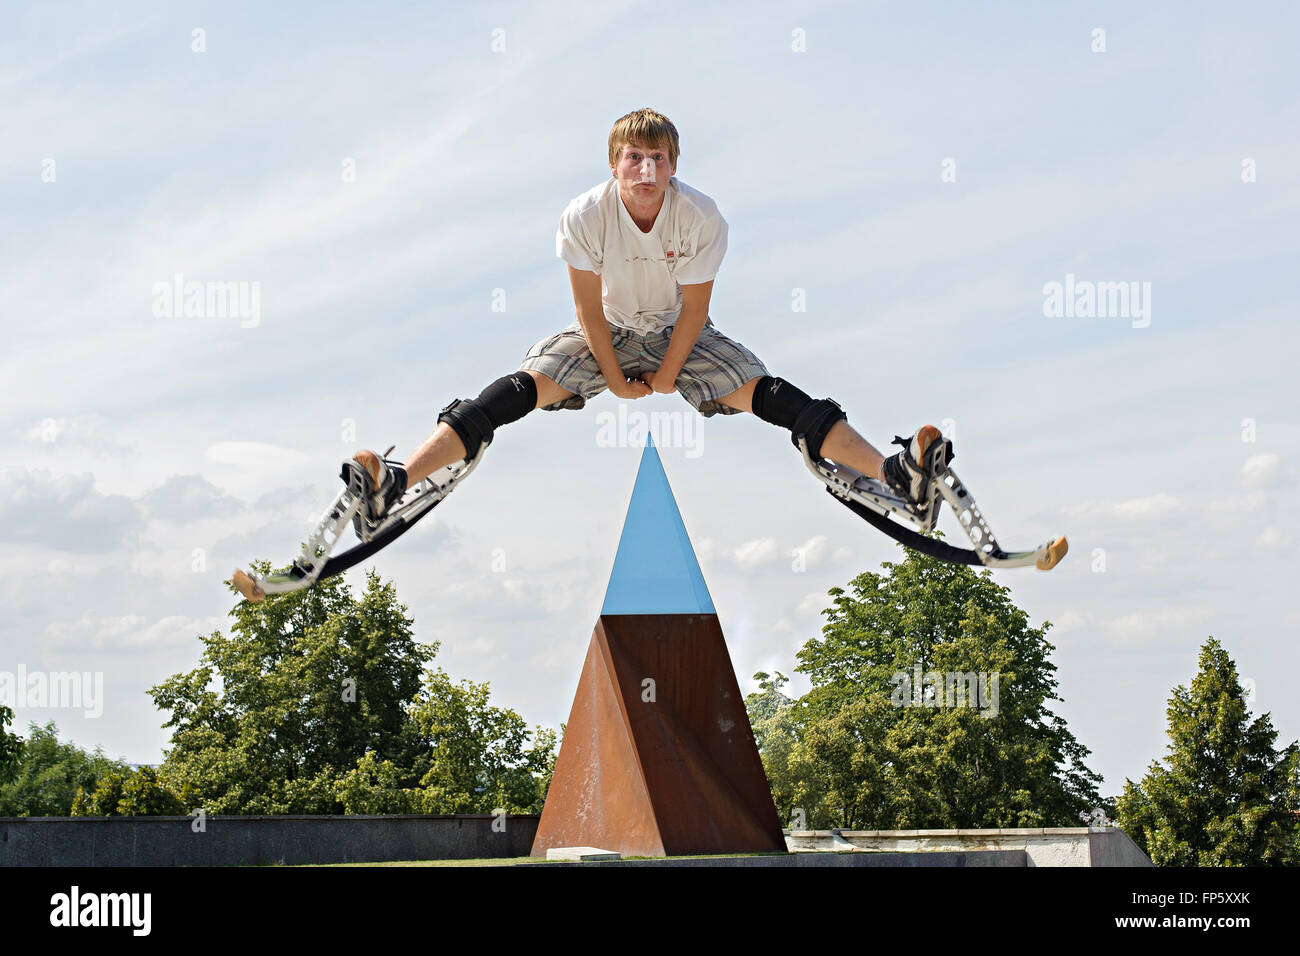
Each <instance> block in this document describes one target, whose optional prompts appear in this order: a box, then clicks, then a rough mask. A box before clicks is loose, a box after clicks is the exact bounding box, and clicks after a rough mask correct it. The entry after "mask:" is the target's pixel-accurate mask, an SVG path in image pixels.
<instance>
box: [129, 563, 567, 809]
mask: <svg viewBox="0 0 1300 956" xmlns="http://www.w3.org/2000/svg"><path fill="white" fill-rule="evenodd" d="M265 569H266V565H265V564H263V565H261V566H260V567H259V570H265ZM405 611H406V608H405V607H404V606H402V605H400V604H398V602H397V598H396V594H395V591H394V588H393V586H392V584H391V583H389V584H381V583H380V580H379V578H378V575H376V574H375V573H374V572H371V573H370V574H368V575H367V586H366V590H365V592H364V594H363V595H362V596H361V598H360V599H359V600H357V599H354V598H353V597H352V595H351V592H350V591H349V589H348V588H347V587H346V585H344V583H343V580H342V578H341V577H336V578H331V579H328V580H326V581H322V582H320V583H318V584H317V585H315V586H314V587H311V588H308V589H305V590H303V591H298V592H294V593H291V594H285V595H279V596H271V597H268V598H267V599H266V600H264V601H262V602H259V603H257V604H250V603H248V602H240V604H239V605H238V606H237V607H236V608H235V611H234V612H233V613H234V615H235V617H236V623H235V626H234V629H233V630H234V633H233V634H232V635H231V636H230V637H225V636H223V635H222V634H221V633H220V632H217V633H214V634H212V635H210V636H208V637H204V638H202V641H203V643H204V653H203V657H202V660H201V662H200V665H199V667H197V668H196V669H195V670H193V671H191V672H189V673H187V674H178V675H175V676H174V677H172V678H170V679H169V680H167V681H164V682H163V683H162V684H160V685H159V686H157V687H155V688H153V690H152V691H151V694H152V695H153V698H154V702H155V703H156V704H157V706H158V707H160V708H161V709H163V710H165V711H170V712H171V717H170V719H169V720H168V721H167V722H166V724H164V726H169V727H172V728H174V729H173V732H172V739H171V748H170V749H169V750H168V752H167V754H166V758H165V760H164V763H163V766H162V774H161V776H162V779H163V780H164V781H165V782H166V783H167V784H168V785H169V786H170V787H171V789H172V790H174V791H175V792H176V793H178V794H179V795H180V796H181V798H182V799H183V801H184V802H185V804H186V806H188V807H191V808H193V807H198V806H202V807H204V808H205V809H206V810H207V811H208V812H209V813H316V814H329V813H470V812H490V811H491V810H494V809H496V808H503V809H506V810H507V811H509V812H519V811H532V812H535V811H536V810H537V809H540V806H541V800H542V799H543V798H544V796H545V793H546V788H547V786H548V785H549V782H550V769H551V768H553V766H554V753H553V751H554V743H555V735H554V732H553V731H547V730H543V729H542V728H538V729H537V731H536V734H535V740H534V741H533V743H532V745H531V746H529V745H528V737H529V732H528V730H527V728H526V726H525V725H524V722H523V720H522V718H520V717H519V715H518V714H516V713H514V712H513V711H511V710H502V709H499V708H495V707H492V706H491V705H490V704H489V702H488V688H487V685H474V684H471V683H468V682H465V683H462V684H461V685H456V684H454V683H452V681H451V680H450V678H448V677H447V675H446V674H444V673H443V672H442V671H441V670H439V671H438V672H437V673H429V672H428V671H427V669H426V668H427V664H428V662H429V661H430V660H431V659H432V658H433V657H434V656H435V655H436V653H437V649H438V645H437V643H436V642H435V643H432V644H421V643H419V642H417V641H416V640H415V638H414V636H413V631H412V624H413V622H412V621H411V620H410V619H409V618H408V617H406V615H405Z"/></svg>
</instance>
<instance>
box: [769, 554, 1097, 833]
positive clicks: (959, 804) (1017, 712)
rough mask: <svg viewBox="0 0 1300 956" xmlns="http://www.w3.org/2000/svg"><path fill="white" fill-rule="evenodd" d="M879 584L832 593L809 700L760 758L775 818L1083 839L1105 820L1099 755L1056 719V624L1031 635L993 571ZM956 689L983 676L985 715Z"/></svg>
mask: <svg viewBox="0 0 1300 956" xmlns="http://www.w3.org/2000/svg"><path fill="white" fill-rule="evenodd" d="M884 568H885V569H886V571H887V573H886V574H875V573H871V572H865V573H863V574H860V575H858V576H857V577H856V578H854V579H853V581H852V582H850V587H851V588H852V592H853V593H852V594H848V593H846V592H845V591H844V589H842V588H838V587H837V588H832V589H831V590H830V592H829V593H830V596H831V598H832V599H833V606H832V607H830V608H828V609H827V610H825V611H824V612H823V613H824V614H825V615H826V616H827V619H828V620H827V623H826V624H825V626H824V627H823V628H822V635H821V637H820V638H815V639H813V640H810V641H809V642H808V643H807V644H805V645H804V647H803V648H802V649H801V650H800V651H799V654H798V659H799V665H798V667H797V668H796V670H798V671H800V672H802V673H805V674H807V675H808V677H809V678H810V680H811V681H812V685H813V686H812V689H811V690H810V691H809V693H808V694H806V695H805V696H804V697H803V698H801V699H800V700H798V701H795V702H793V703H792V704H791V706H790V707H789V708H788V710H786V711H783V712H782V713H783V714H784V717H783V727H784V728H786V732H787V733H788V734H789V736H790V737H791V738H792V739H791V740H789V741H786V742H783V743H782V747H781V749H780V751H779V752H777V749H776V748H775V747H770V746H769V747H768V751H769V752H768V753H766V754H764V764H765V766H766V768H767V771H768V776H769V780H770V781H771V782H772V786H773V793H774V797H775V798H776V799H777V800H778V802H782V801H793V803H792V805H793V806H794V807H796V808H798V809H801V810H803V811H804V813H805V815H806V816H807V818H808V820H809V825H810V826H815V827H842V828H866V829H912V828H952V827H1030V826H1077V825H1078V824H1079V814H1080V813H1081V812H1082V811H1085V810H1091V809H1092V808H1094V807H1098V806H1101V807H1103V808H1105V807H1106V806H1107V804H1106V802H1105V801H1103V800H1102V798H1101V797H1100V795H1099V794H1098V793H1097V784H1098V783H1099V782H1100V777H1099V776H1097V775H1096V774H1094V773H1093V772H1092V771H1090V770H1089V769H1088V768H1087V766H1086V765H1085V763H1084V761H1085V758H1086V757H1087V755H1088V753H1089V751H1088V750H1087V748H1085V747H1083V746H1082V745H1081V744H1079V743H1078V742H1077V741H1076V740H1075V739H1074V737H1073V736H1072V735H1071V734H1070V732H1069V729H1068V727H1067V726H1066V724H1065V721H1064V720H1063V719H1061V718H1060V717H1059V716H1057V715H1056V714H1054V713H1053V712H1052V710H1051V709H1050V703H1051V702H1052V701H1059V700H1060V698H1059V697H1058V696H1057V694H1056V687H1057V682H1056V680H1055V678H1054V676H1053V675H1054V673H1055V669H1056V668H1055V665H1053V664H1052V663H1051V660H1050V654H1051V651H1052V650H1053V647H1052V645H1051V644H1050V643H1049V642H1048V641H1047V639H1046V636H1045V635H1046V632H1047V629H1048V628H1049V627H1050V626H1051V625H1050V623H1046V622H1045V623H1044V624H1043V625H1042V626H1041V627H1038V628H1033V627H1030V626H1029V623H1028V616H1027V615H1026V614H1025V613H1024V612H1023V611H1022V610H1020V609H1019V608H1018V607H1016V606H1015V605H1014V604H1013V603H1012V602H1011V600H1010V598H1009V597H1008V595H1009V590H1008V589H1007V588H1005V587H1001V586H999V585H998V584H996V583H995V582H994V581H993V580H992V575H991V574H990V573H989V572H988V571H983V572H981V573H977V572H976V571H975V570H974V569H972V568H969V567H964V566H957V565H951V564H946V563H944V562H941V561H938V560H936V559H933V558H928V557H926V556H924V555H921V554H918V553H917V552H914V551H908V552H907V557H906V560H904V561H903V562H901V563H893V562H885V564H884ZM918 673H919V675H921V677H922V680H920V681H917V680H916V679H915V678H916V676H917V675H918ZM930 674H937V675H940V676H939V678H938V679H937V680H927V679H926V675H930ZM948 674H959V675H968V676H969V677H974V676H975V675H978V674H983V675H987V676H986V680H985V683H984V685H983V693H984V698H983V699H980V700H978V701H977V703H978V706H976V707H968V706H950V705H946V704H948V703H949V702H948V701H946V700H945V699H944V698H945V697H947V696H948V695H949V693H950V691H949V689H948V688H949V685H948V683H947V679H946V677H945V676H944V675H948ZM900 675H901V676H900ZM994 676H996V682H995V681H994ZM976 686H977V687H978V686H979V685H978V682H976Z"/></svg>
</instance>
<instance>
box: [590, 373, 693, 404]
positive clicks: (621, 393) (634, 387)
mask: <svg viewBox="0 0 1300 956" xmlns="http://www.w3.org/2000/svg"><path fill="white" fill-rule="evenodd" d="M606 381H607V384H608V385H609V390H610V391H611V392H613V393H614V395H616V396H617V397H618V398H645V397H646V396H647V395H650V394H653V393H654V392H658V393H659V394H660V395H671V394H672V393H673V392H675V391H677V376H676V375H666V374H664V370H663V369H662V368H659V369H656V370H655V371H653V372H642V373H641V377H640V378H624V377H623V376H622V375H620V376H619V377H618V378H617V379H615V380H614V381H609V380H608V378H607V379H606Z"/></svg>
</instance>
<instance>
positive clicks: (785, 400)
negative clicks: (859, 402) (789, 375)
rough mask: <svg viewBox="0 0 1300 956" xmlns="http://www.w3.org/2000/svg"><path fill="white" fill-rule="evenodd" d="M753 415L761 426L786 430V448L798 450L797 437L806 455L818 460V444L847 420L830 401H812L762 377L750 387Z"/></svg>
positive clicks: (782, 381) (780, 382)
mask: <svg viewBox="0 0 1300 956" xmlns="http://www.w3.org/2000/svg"><path fill="white" fill-rule="evenodd" d="M752 405H753V408H754V414H755V415H756V416H758V417H759V418H761V419H762V420H763V421H765V422H771V423H772V424H773V425H778V426H780V427H781V428H788V429H790V444H792V445H794V447H795V448H798V447H799V436H800V435H803V436H804V437H805V438H807V439H808V453H809V454H810V455H812V456H813V458H820V457H821V450H822V442H823V441H824V440H825V439H826V436H827V434H829V433H830V430H831V428H833V427H834V425H835V423H836V422H838V421H847V420H848V417H849V416H847V415H845V414H844V410H843V409H841V408H840V406H839V403H838V402H836V401H835V400H834V399H831V398H818V399H813V398H810V397H809V396H808V393H807V392H804V391H803V390H801V389H800V388H798V387H797V386H794V385H791V384H790V383H789V382H787V381H786V380H785V379H783V378H773V377H772V376H771V375H764V376H763V377H762V378H761V379H759V380H758V384H757V385H755V386H754V397H753V400H752Z"/></svg>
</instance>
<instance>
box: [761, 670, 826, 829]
mask: <svg viewBox="0 0 1300 956" xmlns="http://www.w3.org/2000/svg"><path fill="white" fill-rule="evenodd" d="M754 680H756V681H758V686H759V692H758V693H754V694H750V695H748V696H747V697H746V698H745V711H746V713H748V715H749V726H750V728H751V729H752V730H753V732H754V744H755V745H756V746H757V747H758V753H759V756H760V757H761V758H762V760H763V765H764V767H765V768H766V769H767V776H768V785H769V786H770V787H771V789H772V802H773V803H774V804H775V805H776V812H777V816H778V817H779V818H780V819H781V822H782V825H783V826H787V827H789V828H790V829H792V830H800V829H807V828H808V827H809V826H811V825H812V823H811V821H809V820H808V818H807V813H806V812H804V813H803V815H802V816H801V815H800V813H799V811H800V810H802V808H804V807H808V806H812V805H815V804H818V803H820V802H821V800H822V799H823V794H822V792H821V790H822V787H821V786H820V784H821V781H820V780H819V779H818V778H817V777H816V775H814V774H803V773H799V772H797V768H798V766H799V756H800V753H801V752H800V750H799V741H800V738H801V736H802V730H803V726H802V722H801V721H800V719H799V718H800V716H801V709H800V708H799V707H797V706H795V703H796V702H795V701H794V700H793V699H791V698H790V697H788V696H786V694H785V693H784V692H783V691H782V690H781V688H782V687H783V686H784V685H785V684H786V683H787V682H788V681H789V678H788V677H786V676H785V675H784V674H782V673H781V672H780V671H776V672H775V673H774V674H768V673H766V672H765V671H759V672H758V673H756V674H755V675H754Z"/></svg>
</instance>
